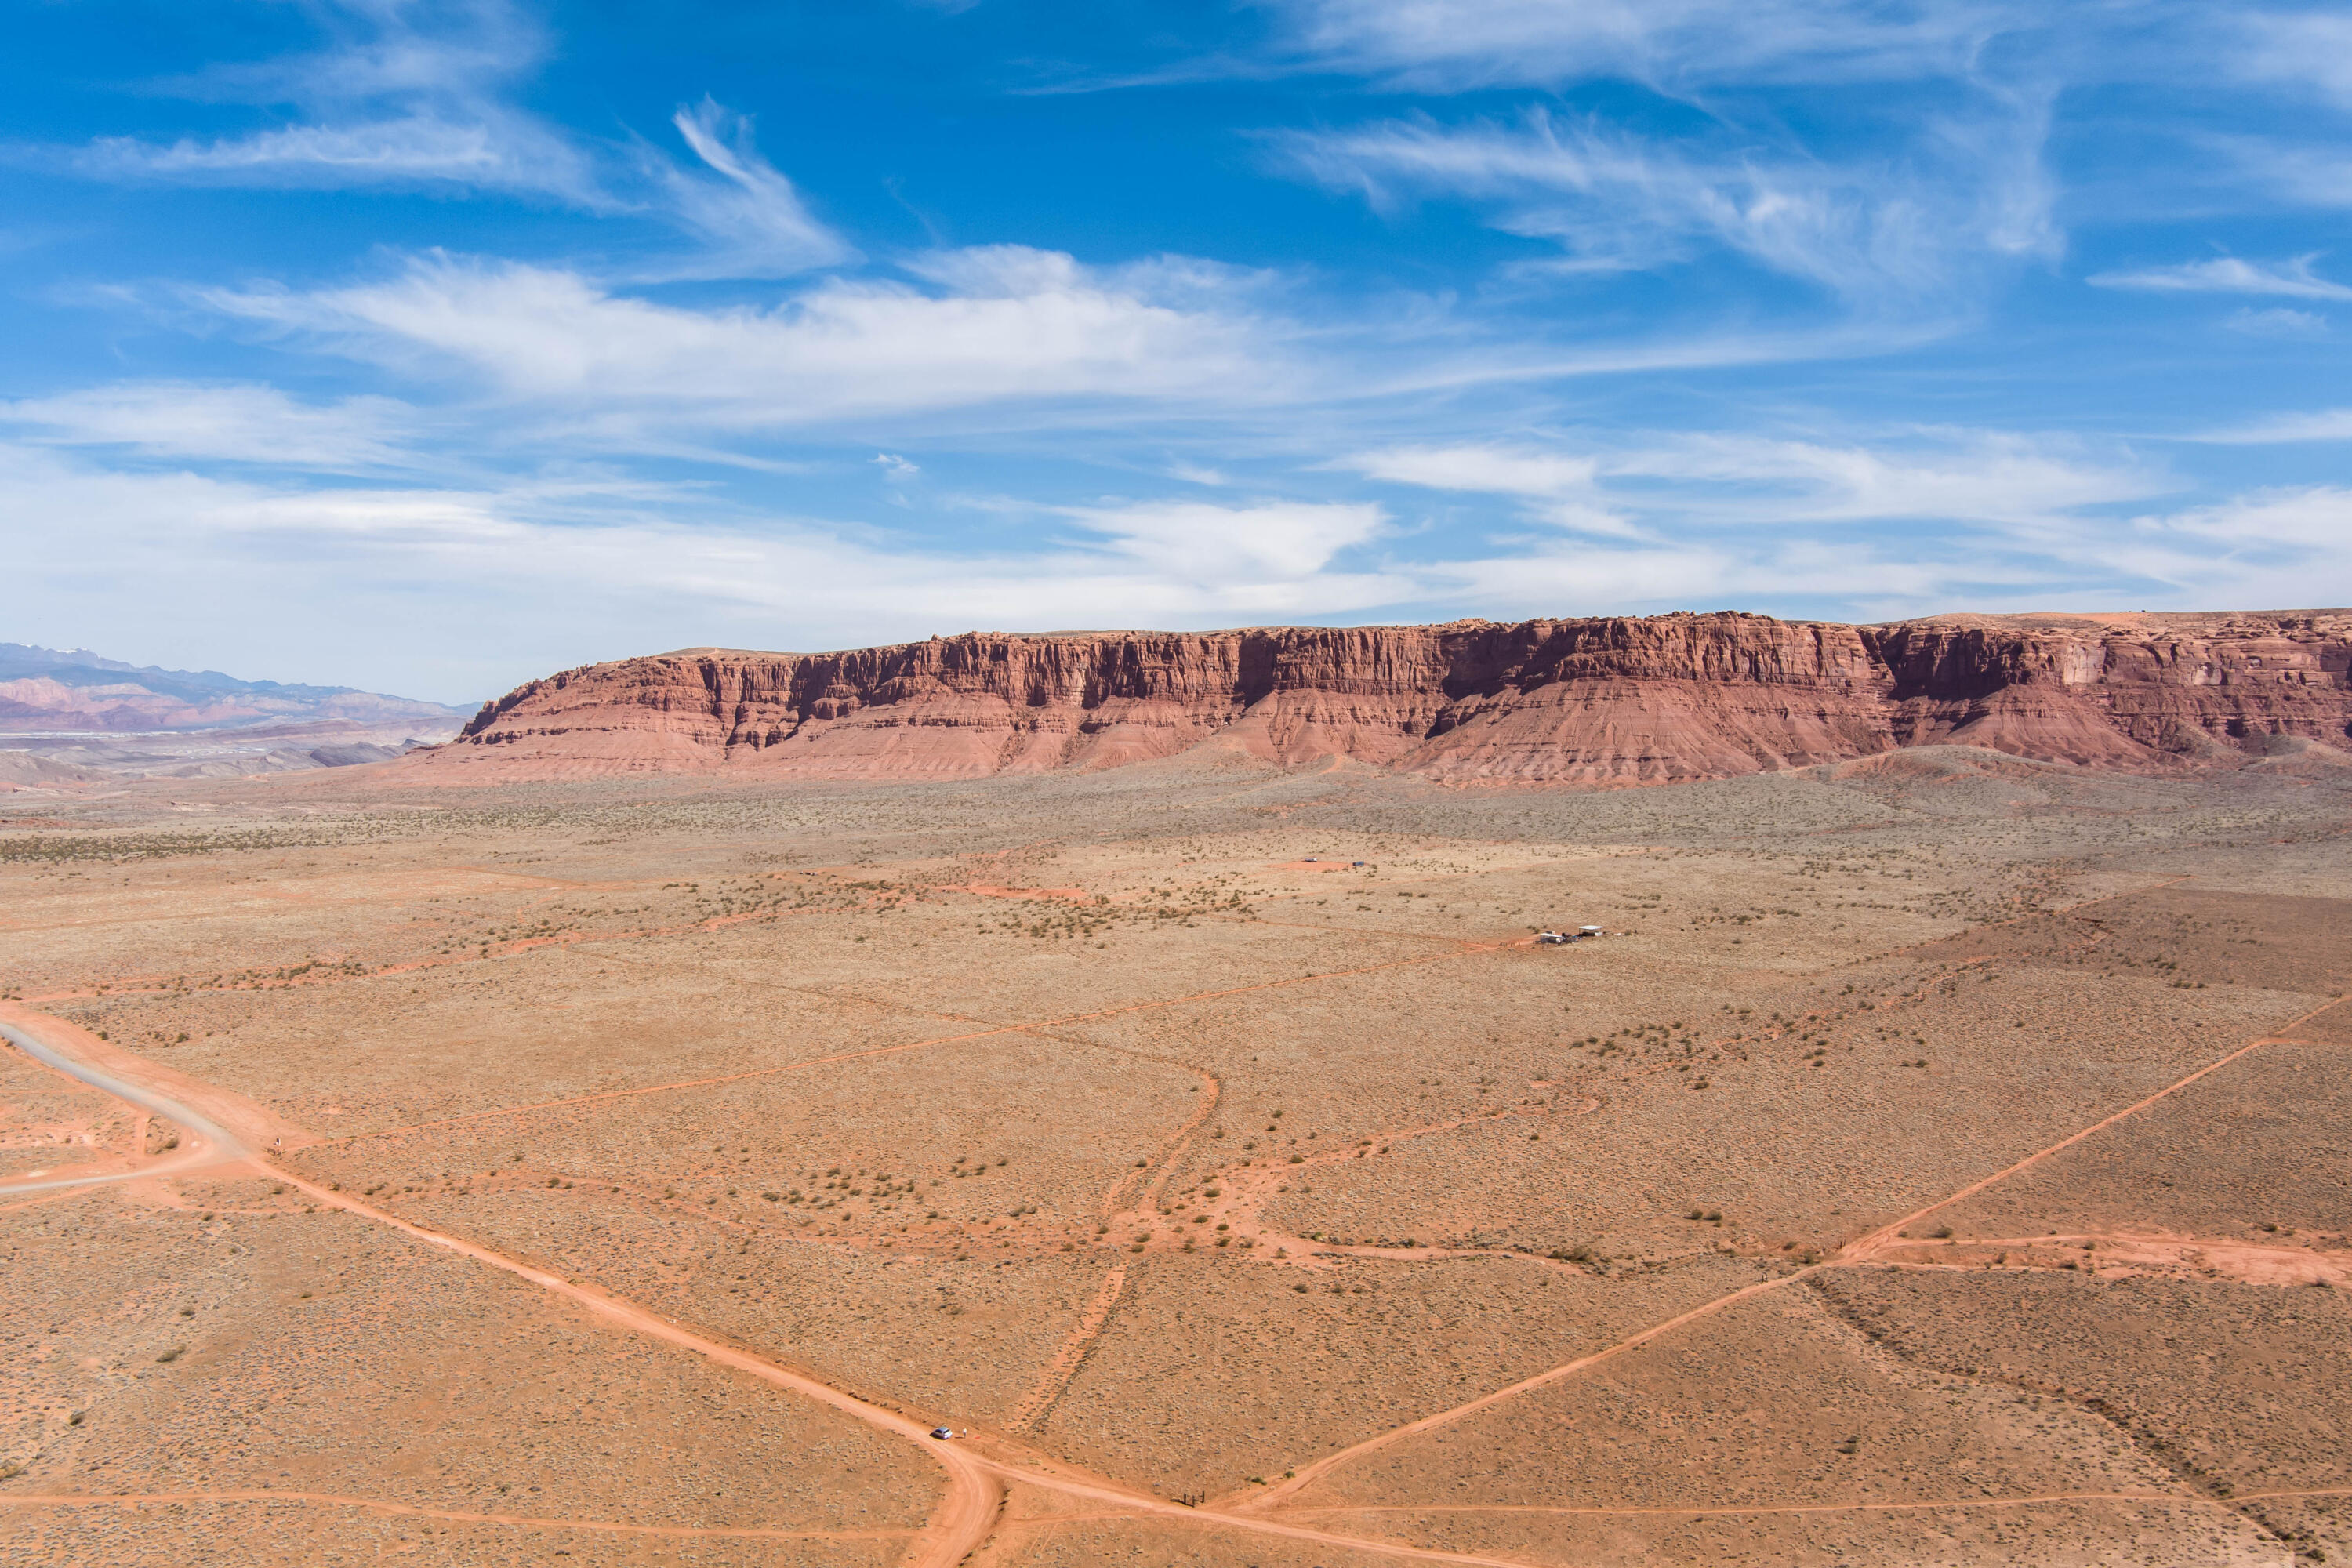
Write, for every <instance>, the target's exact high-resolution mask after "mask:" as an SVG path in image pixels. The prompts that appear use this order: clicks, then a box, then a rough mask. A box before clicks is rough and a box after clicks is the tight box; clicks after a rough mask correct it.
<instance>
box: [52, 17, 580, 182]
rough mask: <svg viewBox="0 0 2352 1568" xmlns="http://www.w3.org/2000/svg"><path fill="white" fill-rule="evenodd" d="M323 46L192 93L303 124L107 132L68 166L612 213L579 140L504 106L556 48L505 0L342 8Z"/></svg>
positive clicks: (96, 172)
mask: <svg viewBox="0 0 2352 1568" xmlns="http://www.w3.org/2000/svg"><path fill="white" fill-rule="evenodd" d="M317 15H318V16H320V20H321V22H322V23H323V24H324V25H325V26H326V27H327V28H328V30H329V31H330V33H331V34H332V35H334V36H335V42H334V43H333V44H332V45H331V47H329V48H327V49H326V50H325V51H323V52H321V53H319V54H314V55H309V56H299V57H294V58H285V59H278V60H269V61H262V62H258V63H256V64H251V65H245V66H236V67H226V68H215V69H214V70H212V71H210V72H208V73H206V74H205V75H204V76H203V77H200V78H198V79H194V81H192V82H188V83H184V84H182V90H184V91H185V92H186V93H187V94H188V95H190V96H194V97H207V98H217V99H226V100H231V101H236V102H241V103H249V104H253V105H256V106H262V107H273V108H275V107H290V108H292V109H293V110H296V111H297V112H298V113H299V115H300V116H301V117H302V118H301V119H300V120H299V121H298V122H296V123H294V124H289V125H278V126H273V127H271V128H269V129H268V130H262V131H255V132H249V133H247V134H245V135H242V136H224V137H216V138H213V139H210V140H200V139H197V138H194V137H184V138H182V139H180V140H178V141H175V142H142V141H137V140H134V139H131V138H128V137H101V138H100V139H98V140H97V141H94V142H91V143H90V144H89V146H87V147H86V148H83V149H81V150H80V151H79V153H74V154H72V155H71V156H70V158H69V160H68V162H69V163H70V164H71V166H73V167H75V168H77V169H79V171H80V172H82V173H84V174H90V175H93V176H96V177H99V178H107V179H150V180H164V181H174V182H183V183H194V184H239V185H309V186H334V187H343V186H371V185H454V186H459V187H463V188H467V189H473V190H484V191H502V192H508V193H512V194H535V195H547V196H552V197H555V198H557V199H559V200H562V201H565V202H569V203H572V204H575V205H586V206H601V205H609V203H608V199H607V198H605V197H604V195H602V193H601V191H600V189H599V183H598V180H597V178H596V175H595V173H594V170H593V160H592V159H591V158H590V157H589V156H588V155H587V154H586V153H583V151H582V149H581V148H580V147H579V146H578V145H577V144H576V143H575V142H573V141H572V138H571V137H570V136H568V135H566V134H564V133H563V132H560V131H558V130H556V129H554V128H552V127H551V126H550V125H549V124H547V122H545V121H542V120H541V119H540V118H538V117H537V116H535V115H532V114H530V113H527V112H525V111H523V110H518V109H516V108H515V107H513V106H512V105H511V104H510V103H509V102H508V101H507V98H506V94H507V93H508V91H509V89H510V88H511V86H512V84H513V83H514V81H515V80H516V79H519V78H520V77H521V76H523V75H524V74H525V73H527V72H528V71H530V69H531V68H534V67H535V66H536V65H537V64H538V63H539V61H540V59H541V57H542V56H543V55H544V53H545V50H546V42H545V39H544V38H543V37H541V34H540V32H539V30H538V28H537V27H535V26H532V25H531V24H530V22H528V21H527V20H526V19H525V18H524V17H523V16H521V15H520V13H519V12H518V11H517V10H516V9H515V8H514V7H513V6H511V5H507V4H504V3H503V0H459V3H456V4H448V5H430V6H428V5H408V4H402V3H399V0H343V3H342V4H340V5H328V6H325V7H323V8H321V9H320V11H319V12H318V13H317Z"/></svg>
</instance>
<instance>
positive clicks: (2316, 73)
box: [2231, 10, 2352, 104]
mask: <svg viewBox="0 0 2352 1568" xmlns="http://www.w3.org/2000/svg"><path fill="white" fill-rule="evenodd" d="M2231 21H2232V22H2233V23H2234V24H2235V26H2237V28H2238V29H2239V31H2240V44H2239V48H2238V52H2237V56H2236V61H2235V63H2236V67H2237V71H2238V74H2239V75H2241V76H2242V77H2244V78H2246V79H2251V80H2254V81H2264V82H2292V83H2297V84H2301V85H2303V86H2306V87H2310V88H2314V89H2317V90H2318V91H2319V92H2320V93H2321V94H2323V95H2325V96H2326V97H2329V98H2332V99H2334V100H2336V101H2337V102H2338V103H2344V104H2352V16H2346V15H2345V14H2344V13H2343V12H2342V11H2341V10H2316V11H2252V12H2245V13H2241V14H2239V15H2237V16H2233V17H2232V18H2231Z"/></svg>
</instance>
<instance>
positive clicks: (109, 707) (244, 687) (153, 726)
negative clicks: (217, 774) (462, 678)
mask: <svg viewBox="0 0 2352 1568" xmlns="http://www.w3.org/2000/svg"><path fill="white" fill-rule="evenodd" d="M469 711H470V710H467V709H462V708H446V707H444V706H442V705H441V704H440V703H438V702H419V701H416V700H413V699H411V698H406V697H387V696H383V695H382V694H381V693H378V692H373V691H360V690H356V689H353V688H352V687H348V686H302V685H289V684H287V683H285V682H282V681H276V680H239V679H236V677H235V676H230V675H223V674H222V673H221V672H220V671H218V670H215V669H204V670H190V669H159V668H155V667H154V666H152V665H146V666H141V665H131V664H125V663H123V662H122V661H121V660H120V659H113V658H100V657H99V656H98V655H97V654H94V653H89V652H87V651H85V650H81V649H72V650H68V651H60V650H58V649H56V648H47V647H31V646H29V645H27V644H24V643H0V733H10V734H26V733H37V732H48V733H56V732H59V731H65V732H73V733H80V734H110V735H123V734H185V733H188V732H191V731H217V730H227V729H247V728H251V727H257V726H276V725H297V726H309V725H316V724H320V723H331V724H335V725H337V726H338V727H341V726H344V725H348V726H351V727H352V729H354V730H364V731H402V732H404V734H414V735H417V736H420V737H429V738H436V739H437V738H439V737H441V736H444V735H446V734H448V733H449V732H450V731H453V730H455V729H456V728H457V726H458V725H459V724H461V723H463V722H464V721H465V720H466V719H467V717H468V716H469Z"/></svg>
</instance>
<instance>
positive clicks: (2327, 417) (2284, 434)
mask: <svg viewBox="0 0 2352 1568" xmlns="http://www.w3.org/2000/svg"><path fill="white" fill-rule="evenodd" d="M2196 438H2197V439H2198V440H2200V441H2210V442H2217V443H2220V444H2221V445H2224V446H2231V447H2263V446H2271V445H2274V444H2278V443H2283V442H2291V441H2352V408H2324V409H2321V410H2320V411H2319V412H2317V413H2315V414H2282V415H2280V416H2277V417H2275V418H2272V419H2258V420H2255V421H2254V422H2253V423H2252V424H2249V425H2238V426H2230V427H2227V428H2224V429H2221V430H2213V431H2209V432H2207V433H2206V434H2204V435H2202V436H2200V437H2196Z"/></svg>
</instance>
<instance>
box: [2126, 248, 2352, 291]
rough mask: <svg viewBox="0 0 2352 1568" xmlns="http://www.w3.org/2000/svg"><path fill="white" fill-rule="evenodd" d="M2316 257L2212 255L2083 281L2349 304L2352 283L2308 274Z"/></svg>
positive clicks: (2165, 289) (2161, 289) (2128, 287)
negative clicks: (2265, 258) (2249, 258)
mask: <svg viewBox="0 0 2352 1568" xmlns="http://www.w3.org/2000/svg"><path fill="white" fill-rule="evenodd" d="M2318 259H2319V258H2318V257H2317V256H2316V255H2312V256H2297V257H2294V258H2289V259H2288V260H2285V261H2274V262H2269V263H2264V262H2260V261H2247V260H2244V259H2242V258H2239V257H2235V256H2216V257H2213V258H2210V259H2208V260H2204V261H2184V262H2180V263H2179V264H2178V265H2175V266H2171V267H2146V268H2137V269H2136V270H2133V271H2128V272H2100V273H2095V274H2094V275H2093V276H2091V277H2090V278H2088V279H2084V281H2086V282H2088V283H2091V284H2093V285H2094V286H2095V287H2097V288H2101V289H2154V290H2157V291H2158V292H2162V293H2176V294H2177V293H2209V294H2268V295H2273V296H2277V297H2279V298H2283V299H2288V300H2352V284H2346V283H2336V282H2334V281H2331V280H2330V279H2326V278H2322V277H2320V276H2319V275H2318V274H2317V273H2315V272H2314V271H2313V270H2312V263H2314V262H2315V261H2316V260H2318Z"/></svg>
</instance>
